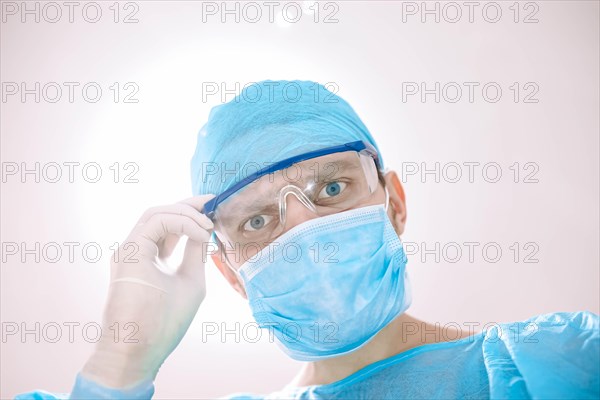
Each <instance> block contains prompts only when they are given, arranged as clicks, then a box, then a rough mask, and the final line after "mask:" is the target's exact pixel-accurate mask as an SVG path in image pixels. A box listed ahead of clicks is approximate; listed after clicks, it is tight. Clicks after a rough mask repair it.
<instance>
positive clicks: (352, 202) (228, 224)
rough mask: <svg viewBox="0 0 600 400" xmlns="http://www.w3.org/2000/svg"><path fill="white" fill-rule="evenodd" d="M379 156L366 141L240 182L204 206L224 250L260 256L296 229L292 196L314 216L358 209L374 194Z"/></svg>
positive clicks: (276, 166) (289, 161) (271, 168)
mask: <svg viewBox="0 0 600 400" xmlns="http://www.w3.org/2000/svg"><path fill="white" fill-rule="evenodd" d="M379 168H380V163H379V159H378V156H377V152H376V150H375V148H374V147H373V146H371V145H370V144H369V143H366V142H363V141H357V142H351V143H346V144H344V145H340V146H333V147H328V148H325V149H320V150H316V151H312V152H308V153H304V154H302V155H299V156H295V157H291V158H288V159H285V160H282V161H279V162H277V163H274V164H272V165H270V166H268V167H266V168H263V169H260V170H258V171H257V172H255V173H253V174H251V175H249V176H247V177H246V178H244V179H242V180H241V181H239V182H238V183H236V184H235V185H233V186H232V187H230V188H229V189H227V190H226V191H224V192H223V193H221V194H219V195H217V196H216V197H214V198H213V199H211V200H210V201H208V202H207V203H206V204H205V205H204V209H203V210H202V212H203V213H204V214H205V215H207V216H208V217H209V218H211V220H212V221H213V223H214V231H215V234H216V236H217V238H218V239H219V242H221V245H223V246H225V250H227V251H229V250H231V249H236V248H237V249H239V248H240V247H241V248H242V249H243V248H244V247H246V246H252V247H253V248H255V249H256V251H255V252H258V251H260V249H262V248H263V247H265V246H267V245H268V244H269V243H271V242H273V241H275V240H276V239H277V238H278V237H279V236H281V235H282V234H283V233H284V232H286V231H287V230H289V229H290V228H292V227H293V226H290V225H293V224H287V223H286V222H287V221H288V220H289V219H290V215H288V205H287V198H288V197H289V196H294V197H296V199H297V200H298V201H299V202H300V203H301V204H302V205H303V206H304V207H306V208H307V209H308V210H310V211H311V212H312V213H314V214H315V215H316V216H325V215H330V214H334V213H338V212H341V211H345V210H349V209H351V208H354V207H356V206H357V205H359V204H360V203H361V202H364V201H366V200H368V198H369V197H370V196H371V195H372V194H373V192H375V190H376V189H377V185H378V176H377V170H378V169H379Z"/></svg>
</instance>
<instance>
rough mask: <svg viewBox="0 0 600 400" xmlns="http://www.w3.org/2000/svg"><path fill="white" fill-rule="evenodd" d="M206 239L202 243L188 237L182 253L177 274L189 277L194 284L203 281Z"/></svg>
mask: <svg viewBox="0 0 600 400" xmlns="http://www.w3.org/2000/svg"><path fill="white" fill-rule="evenodd" d="M207 244H208V239H207V240H206V241H203V242H198V241H195V240H192V239H191V238H189V237H188V239H187V242H186V244H185V250H184V252H183V260H182V261H181V265H180V266H179V268H178V269H177V273H178V274H180V275H185V276H187V277H189V278H190V279H191V280H193V281H194V282H198V283H200V282H202V281H204V265H205V264H206V252H207Z"/></svg>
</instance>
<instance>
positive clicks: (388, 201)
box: [383, 187, 390, 212]
mask: <svg viewBox="0 0 600 400" xmlns="http://www.w3.org/2000/svg"><path fill="white" fill-rule="evenodd" d="M383 190H385V212H387V210H388V208H389V205H390V192H388V190H387V188H386V187H384V188H383Z"/></svg>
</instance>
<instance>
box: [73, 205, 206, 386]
mask: <svg viewBox="0 0 600 400" xmlns="http://www.w3.org/2000/svg"><path fill="white" fill-rule="evenodd" d="M212 197H214V196H213V195H206V196H196V197H192V198H190V199H187V200H183V201H181V202H179V203H176V204H173V205H168V206H162V207H155V208H151V209H149V210H148V211H146V213H144V215H143V216H142V217H141V218H140V220H139V221H138V224H137V225H136V226H135V227H134V228H133V230H132V231H131V233H130V235H129V236H128V238H127V239H126V241H125V242H124V243H123V244H122V245H121V247H120V248H119V250H118V251H117V252H116V254H113V257H112V261H111V282H110V286H109V293H108V300H107V303H106V307H105V310H104V317H103V322H102V337H101V339H100V341H99V342H98V344H97V346H96V349H95V351H94V353H93V354H92V356H91V357H90V358H89V360H88V362H87V363H86V365H85V366H84V368H83V370H82V371H81V374H82V375H83V376H84V377H86V378H88V379H91V380H93V381H95V382H97V383H99V384H101V385H104V386H108V387H112V388H129V387H132V386H135V385H136V384H138V383H140V382H142V381H144V380H147V379H152V380H153V379H154V378H155V377H156V374H157V373H158V369H159V368H160V366H161V365H162V363H163V362H164V361H165V359H166V358H167V357H168V356H169V354H171V352H172V351H173V350H174V349H175V347H177V345H178V344H179V342H180V341H181V339H182V338H183V336H184V334H185V333H186V331H187V329H188V328H189V326H190V323H191V322H192V320H193V318H194V315H195V314H196V312H197V311H198V307H199V306H200V303H201V302H202V300H203V299H204V297H205V295H206V283H205V277H204V261H205V257H206V255H205V254H204V252H205V251H206V245H205V243H207V242H208V240H209V237H210V231H211V230H212V228H213V223H212V221H210V220H209V219H208V218H207V217H206V216H205V215H203V214H201V213H200V211H201V210H202V207H203V206H204V203H205V202H206V201H208V200H210V199H211V198H212ZM181 236H187V237H188V240H187V243H186V246H185V252H184V256H183V261H182V263H181V265H180V266H179V267H178V268H177V269H176V271H175V272H167V270H166V269H164V268H163V267H162V266H165V265H166V264H165V259H166V258H167V257H168V256H169V255H170V254H171V253H172V251H173V249H174V248H175V245H176V244H177V242H178V241H179V239H180V237H181ZM136 248H137V251H136ZM115 257H118V259H117V260H115ZM128 258H131V259H133V261H135V260H136V259H137V262H131V260H129V262H127V261H128V260H127V259H128ZM115 323H118V325H115ZM126 324H128V325H126ZM117 328H118V329H117ZM136 329H137V331H136ZM116 332H118V336H117V335H116ZM134 332H135V333H134ZM115 341H116V342H115ZM136 342H137V343H136Z"/></svg>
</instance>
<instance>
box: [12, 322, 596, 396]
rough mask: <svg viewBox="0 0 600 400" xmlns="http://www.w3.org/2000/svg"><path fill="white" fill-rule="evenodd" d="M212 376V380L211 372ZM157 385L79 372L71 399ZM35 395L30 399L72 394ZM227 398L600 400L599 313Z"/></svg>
mask: <svg viewBox="0 0 600 400" xmlns="http://www.w3.org/2000/svg"><path fill="white" fill-rule="evenodd" d="M207 379H209V377H207ZM153 391H154V386H153V384H152V382H146V383H142V384H140V386H138V387H136V388H133V389H131V390H129V391H127V392H120V391H117V390H114V389H108V388H103V387H101V386H99V385H97V384H95V383H94V382H91V381H88V380H85V379H84V378H83V377H81V376H78V377H77V379H76V382H75V386H74V387H73V390H72V391H71V398H128V399H142V398H149V397H151V396H152V393H153ZM67 398H69V395H68V394H63V395H60V394H51V393H48V392H43V391H36V392H29V393H25V394H22V395H19V396H17V397H16V399H18V400H23V399H67ZM226 398H227V399H237V400H242V399H252V400H254V399H256V400H258V399H458V398H460V399H488V398H493V399H534V398H535V399H599V398H600V338H599V328H598V315H596V314H593V313H590V312H576V313H553V314H545V315H539V316H537V317H533V318H530V319H528V320H526V321H523V322H516V323H507V324H499V325H498V324H493V325H488V326H487V327H486V328H485V329H484V330H483V331H482V332H480V333H477V334H475V335H473V336H470V337H467V338H463V339H460V340H456V341H450V342H440V343H433V344H427V345H423V346H419V347H415V348H413V349H410V350H408V351H405V352H403V353H400V354H397V355H395V356H392V357H390V358H387V359H384V360H381V361H378V362H376V363H373V364H371V365H368V366H366V367H365V368H363V369H361V370H359V371H357V372H355V373H353V374H352V375H350V376H348V377H346V378H344V379H342V380H340V381H337V382H334V383H330V384H327V385H314V386H306V387H291V386H287V387H285V388H283V389H282V390H280V391H277V392H274V393H271V394H264V395H263V394H248V393H236V394H232V395H229V396H227V397H226Z"/></svg>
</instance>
